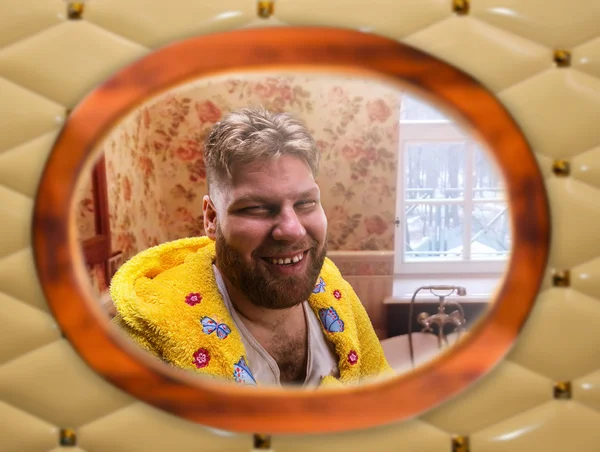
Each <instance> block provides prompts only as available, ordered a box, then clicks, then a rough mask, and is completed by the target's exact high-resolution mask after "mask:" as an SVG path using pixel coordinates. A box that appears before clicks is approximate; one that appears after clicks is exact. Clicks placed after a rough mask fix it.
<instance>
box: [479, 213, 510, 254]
mask: <svg viewBox="0 0 600 452" xmlns="http://www.w3.org/2000/svg"><path fill="white" fill-rule="evenodd" d="M510 232H511V231H510V212H509V209H508V206H507V204H505V203H491V202H490V203H476V204H474V205H473V218H472V223H471V258H472V259H474V260H476V259H494V260H495V259H507V258H508V254H509V252H510V247H511V234H510Z"/></svg>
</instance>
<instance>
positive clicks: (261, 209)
mask: <svg viewBox="0 0 600 452" xmlns="http://www.w3.org/2000/svg"><path fill="white" fill-rule="evenodd" d="M242 212H245V213H250V214H263V213H268V212H269V207H268V206H250V207H244V208H243V209H242Z"/></svg>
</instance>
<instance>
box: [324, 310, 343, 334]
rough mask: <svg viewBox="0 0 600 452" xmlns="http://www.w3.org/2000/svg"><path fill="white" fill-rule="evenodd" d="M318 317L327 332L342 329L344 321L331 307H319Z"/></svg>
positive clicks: (335, 331)
mask: <svg viewBox="0 0 600 452" xmlns="http://www.w3.org/2000/svg"><path fill="white" fill-rule="evenodd" d="M319 318H320V319H321V323H322V324H323V326H324V327H325V331H327V332H328V333H341V332H342V331H344V321H343V320H342V319H340V316H339V315H338V313H337V312H336V311H335V309H333V307H331V306H330V307H329V308H328V309H325V308H323V309H319Z"/></svg>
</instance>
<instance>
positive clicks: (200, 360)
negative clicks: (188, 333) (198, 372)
mask: <svg viewBox="0 0 600 452" xmlns="http://www.w3.org/2000/svg"><path fill="white" fill-rule="evenodd" d="M209 362H210V353H208V350H206V349H204V348H200V349H198V350H197V351H196V353H194V364H195V365H196V367H197V368H198V369H202V368H203V367H206V366H208V363H209Z"/></svg>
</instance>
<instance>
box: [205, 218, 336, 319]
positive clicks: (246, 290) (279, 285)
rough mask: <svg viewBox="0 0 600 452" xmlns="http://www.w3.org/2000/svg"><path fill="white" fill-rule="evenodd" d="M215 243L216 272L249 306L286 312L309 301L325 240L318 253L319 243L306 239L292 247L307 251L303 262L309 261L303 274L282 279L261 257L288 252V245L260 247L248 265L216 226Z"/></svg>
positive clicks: (325, 250) (318, 270)
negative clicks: (284, 310) (241, 295)
mask: <svg viewBox="0 0 600 452" xmlns="http://www.w3.org/2000/svg"><path fill="white" fill-rule="evenodd" d="M215 242H216V243H215V246H216V259H215V263H216V265H217V268H218V269H219V271H220V272H221V273H222V274H223V276H224V277H225V278H226V279H227V280H228V281H229V283H230V284H231V285H232V286H233V287H235V288H236V289H237V290H239V291H241V292H242V293H243V294H244V295H245V296H246V297H248V299H249V300H250V302H251V303H252V304H254V305H255V306H259V307H262V308H268V309H287V308H291V307H293V306H296V305H298V304H300V303H302V302H304V301H305V300H306V299H308V297H309V296H310V294H311V293H312V291H313V289H314V287H315V284H316V283H317V278H318V277H319V274H320V273H321V268H322V267H323V262H324V261H325V256H326V255H327V241H325V242H324V243H323V247H322V249H321V250H320V251H319V249H318V242H316V241H315V240H312V239H308V240H307V242H306V243H303V244H302V246H301V247H298V246H294V249H296V250H298V249H302V250H305V249H309V251H308V253H306V255H305V256H304V259H308V261H307V266H306V270H305V271H304V274H302V275H289V276H284V275H276V274H274V273H273V272H271V271H270V269H269V268H268V267H269V265H272V264H270V263H267V262H266V261H265V260H264V259H262V258H261V257H260V256H272V255H276V254H282V253H286V252H289V251H290V246H289V245H288V246H284V245H271V246H264V247H260V248H258V249H256V250H255V251H254V252H253V253H252V256H251V257H252V260H251V262H250V263H247V262H244V260H243V256H242V255H241V254H240V253H238V252H237V251H236V250H234V249H233V248H231V247H230V246H229V244H228V243H227V241H226V240H225V237H224V236H223V233H222V231H221V229H220V228H219V227H218V226H217V230H216V240H215Z"/></svg>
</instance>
